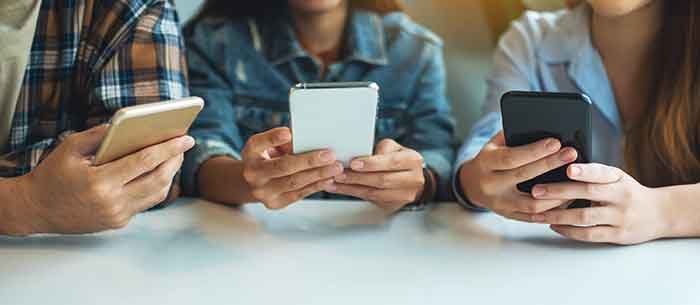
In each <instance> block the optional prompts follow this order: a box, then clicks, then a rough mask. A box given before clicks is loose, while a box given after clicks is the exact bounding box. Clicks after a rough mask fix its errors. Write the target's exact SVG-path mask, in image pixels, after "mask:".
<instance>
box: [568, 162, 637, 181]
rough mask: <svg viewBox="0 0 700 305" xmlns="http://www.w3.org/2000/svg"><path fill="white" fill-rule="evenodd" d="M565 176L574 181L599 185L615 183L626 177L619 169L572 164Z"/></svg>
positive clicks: (600, 165) (597, 165)
mask: <svg viewBox="0 0 700 305" xmlns="http://www.w3.org/2000/svg"><path fill="white" fill-rule="evenodd" d="M566 174H567V175H568V176H569V178H571V179H572V180H575V181H581V182H588V183H599V184H608V183H616V182H619V181H620V180H622V179H623V178H624V177H625V176H626V174H625V172H623V171H622V170H621V169H619V168H616V167H612V166H607V165H603V164H573V165H571V166H569V168H568V169H567V172H566Z"/></svg>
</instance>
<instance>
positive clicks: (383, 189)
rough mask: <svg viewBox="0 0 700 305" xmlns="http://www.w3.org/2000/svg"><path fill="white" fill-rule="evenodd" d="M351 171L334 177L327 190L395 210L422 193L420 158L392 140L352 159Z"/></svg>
mask: <svg viewBox="0 0 700 305" xmlns="http://www.w3.org/2000/svg"><path fill="white" fill-rule="evenodd" d="M350 167H351V168H352V171H349V172H346V173H345V174H343V175H341V176H338V177H336V178H335V181H336V185H335V186H333V187H332V189H331V190H329V191H330V192H333V193H336V194H342V195H347V196H353V197H356V198H360V199H363V200H367V201H370V202H372V203H374V204H376V205H377V206H379V207H381V208H382V209H385V210H387V211H391V212H395V211H398V210H399V209H401V208H402V207H404V206H405V205H407V204H409V203H413V202H415V201H416V200H418V199H419V198H420V197H421V195H422V194H423V189H424V187H425V178H424V177H423V157H422V156H421V155H420V154H419V153H418V152H416V151H414V150H412V149H408V148H405V147H403V146H401V145H399V144H398V143H396V142H395V141H394V140H383V141H381V142H379V144H377V148H376V152H375V155H374V156H371V157H364V158H358V159H355V160H353V161H352V162H351V164H350Z"/></svg>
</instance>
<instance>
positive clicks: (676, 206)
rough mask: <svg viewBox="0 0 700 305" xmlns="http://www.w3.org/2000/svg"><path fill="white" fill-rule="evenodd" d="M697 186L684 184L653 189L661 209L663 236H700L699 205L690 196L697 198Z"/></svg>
mask: <svg viewBox="0 0 700 305" xmlns="http://www.w3.org/2000/svg"><path fill="white" fill-rule="evenodd" d="M694 188H697V186H691V185H682V186H673V187H665V188H657V189H653V192H655V194H656V195H655V199H656V204H657V206H659V209H660V215H661V216H660V218H661V219H662V220H661V223H662V224H663V225H662V228H663V230H662V232H661V233H662V236H661V237H662V238H683V237H699V236H700V215H698V213H697V206H696V205H695V203H694V202H693V201H692V200H689V198H695V197H693V196H694V193H695V192H694Z"/></svg>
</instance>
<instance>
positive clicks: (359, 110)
mask: <svg viewBox="0 0 700 305" xmlns="http://www.w3.org/2000/svg"><path fill="white" fill-rule="evenodd" d="M378 103H379V86H377V84H375V83H319V84H299V85H297V86H295V87H294V88H292V89H291V90H290V96H289V109H290V116H291V128H292V135H293V140H292V146H293V150H294V153H295V154H301V153H306V152H311V151H316V150H321V149H331V150H333V151H334V152H335V154H336V157H337V159H338V161H340V162H342V163H343V165H344V166H346V167H348V166H349V165H350V162H351V161H352V160H353V159H354V158H357V157H362V156H370V155H372V153H373V149H374V137H375V124H376V117H377V106H378Z"/></svg>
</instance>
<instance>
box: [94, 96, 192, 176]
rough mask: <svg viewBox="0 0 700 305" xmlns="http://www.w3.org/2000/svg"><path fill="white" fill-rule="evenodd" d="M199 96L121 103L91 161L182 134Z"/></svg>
mask: <svg viewBox="0 0 700 305" xmlns="http://www.w3.org/2000/svg"><path fill="white" fill-rule="evenodd" d="M203 107H204V101H203V100H202V99H201V98H199V97H188V98H184V99H179V100H173V101H166V102H160V103H152V104H144V105H138V106H132V107H125V108H122V109H120V110H119V111H117V113H115V114H114V116H113V117H112V120H111V121H110V124H111V126H110V128H109V131H108V132H107V136H106V137H105V139H104V140H103V141H102V144H101V145H100V148H99V150H98V151H97V155H96V156H95V165H98V166H99V165H102V164H105V163H109V162H112V161H115V160H117V159H120V158H122V157H125V156H127V155H129V154H132V153H135V152H137V151H139V150H142V149H144V148H146V147H149V146H152V145H156V144H160V143H163V142H165V141H168V140H171V139H174V138H177V137H180V136H184V135H186V134H187V131H188V130H189V129H190V126H191V125H192V122H194V120H195V118H197V115H198V114H199V112H200V111H202V108H203Z"/></svg>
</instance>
